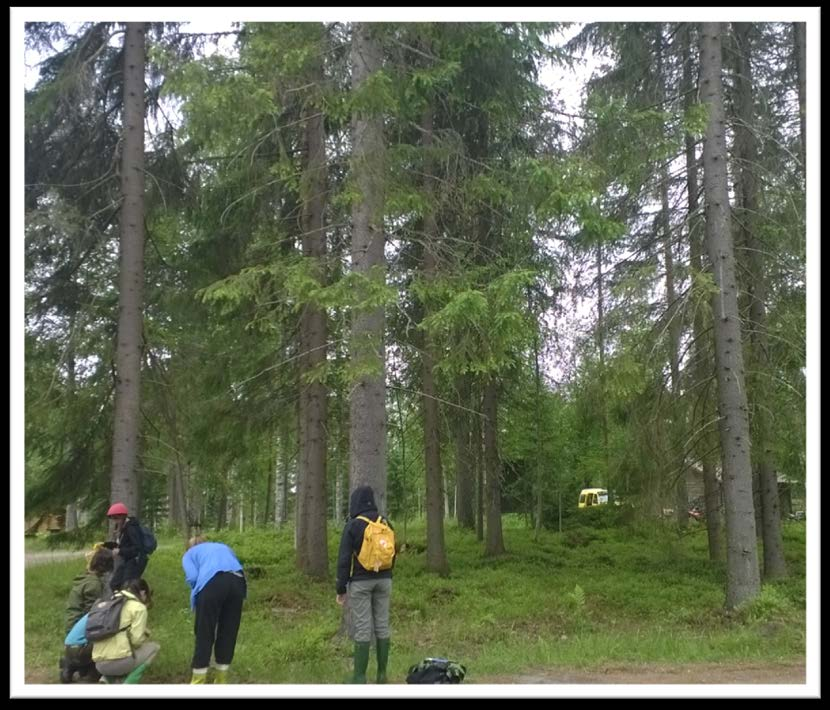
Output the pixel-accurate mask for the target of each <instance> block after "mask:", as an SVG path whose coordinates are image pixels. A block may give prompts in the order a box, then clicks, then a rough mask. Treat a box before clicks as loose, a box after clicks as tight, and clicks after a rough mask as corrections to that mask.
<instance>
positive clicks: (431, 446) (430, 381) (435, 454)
mask: <svg viewBox="0 0 830 710" xmlns="http://www.w3.org/2000/svg"><path fill="white" fill-rule="evenodd" d="M433 110H434V109H433V106H432V104H431V103H430V104H428V105H427V107H426V108H425V109H424V114H423V117H422V120H421V128H422V135H423V139H422V142H423V148H424V153H425V160H424V173H425V174H426V176H425V178H424V191H425V193H426V199H427V201H428V203H431V202H432V201H433V200H434V198H435V177H434V176H433V175H432V170H433V162H432V159H431V156H430V151H431V150H432V121H433ZM437 240H438V224H437V222H436V219H435V211H434V207H432V206H430V208H429V209H428V212H427V214H426V216H425V217H424V242H425V243H424V251H423V265H422V269H423V272H424V280H425V281H426V283H428V284H429V283H430V282H432V281H434V280H435V277H436V275H437V272H438V260H437V259H436V256H435V250H436V249H437V246H438V245H437ZM422 308H423V315H424V317H427V316H429V314H430V311H429V306H428V305H422ZM421 363H422V365H421V388H422V390H423V393H422V395H421V407H422V411H423V418H424V419H423V421H424V466H425V468H426V496H427V569H428V570H429V571H430V572H436V573H438V574H439V575H441V576H446V575H448V574H449V573H450V567H449V563H448V562H447V552H446V549H445V547H444V512H445V511H446V510H447V504H446V500H444V501H442V492H443V495H444V498H445V499H446V494H447V490H446V486H445V485H444V475H443V471H442V467H441V440H440V435H439V411H438V400H437V398H436V394H437V392H436V387H435V376H434V374H433V368H434V367H435V348H434V346H433V343H432V338H431V337H430V335H429V333H425V334H424V336H423V348H422V353H421ZM442 489H443V490H442Z"/></svg>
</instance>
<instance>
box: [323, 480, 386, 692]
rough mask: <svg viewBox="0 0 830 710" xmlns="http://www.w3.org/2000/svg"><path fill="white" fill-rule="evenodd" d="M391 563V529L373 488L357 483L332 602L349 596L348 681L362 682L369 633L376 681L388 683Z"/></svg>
mask: <svg viewBox="0 0 830 710" xmlns="http://www.w3.org/2000/svg"><path fill="white" fill-rule="evenodd" d="M394 566H395V533H394V531H393V530H392V527H391V526H390V525H389V521H388V520H387V519H386V518H384V517H383V516H382V515H380V514H379V513H378V509H377V504H376V503H375V493H374V491H373V490H372V488H371V486H358V487H357V488H355V489H354V491H352V495H351V497H350V499H349V521H348V522H347V523H346V527H345V528H344V529H343V535H342V537H341V538H340V551H339V554H338V556H337V582H336V594H337V596H336V601H337V603H338V604H340V605H341V606H342V605H343V604H345V603H346V601H347V600H348V603H349V610H350V611H351V615H352V625H353V627H354V674H353V676H352V679H351V682H352V683H365V682H366V669H367V668H368V666H369V649H370V646H371V641H372V633H374V635H375V642H376V644H377V662H378V671H377V682H378V683H386V682H387V680H386V667H387V664H388V662H389V644H390V636H391V632H390V629H389V602H390V598H391V596H392V568H393V567H394Z"/></svg>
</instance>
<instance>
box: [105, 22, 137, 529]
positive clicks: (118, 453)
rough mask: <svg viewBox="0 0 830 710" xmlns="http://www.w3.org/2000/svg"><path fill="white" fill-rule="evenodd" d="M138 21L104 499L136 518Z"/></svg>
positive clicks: (133, 25)
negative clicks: (112, 414)
mask: <svg viewBox="0 0 830 710" xmlns="http://www.w3.org/2000/svg"><path fill="white" fill-rule="evenodd" d="M144 31H145V26H144V23H141V22H128V23H127V29H126V34H125V35H124V128H123V147H122V154H121V197H122V203H121V241H120V249H119V278H118V346H117V349H116V362H115V372H116V388H115V422H114V426H113V437H112V475H111V483H110V500H111V501H120V502H122V503H124V505H126V506H127V510H129V511H130V513H131V514H134V515H135V514H138V513H139V512H140V505H141V491H140V490H139V485H138V473H137V462H138V451H139V443H140V442H139V436H140V416H141V415H140V410H139V408H140V404H141V359H142V355H141V349H142V339H141V333H142V324H143V317H142V309H143V292H144Z"/></svg>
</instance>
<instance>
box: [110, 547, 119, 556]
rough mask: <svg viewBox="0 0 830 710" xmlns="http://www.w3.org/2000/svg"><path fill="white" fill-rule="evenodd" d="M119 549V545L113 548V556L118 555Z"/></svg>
mask: <svg viewBox="0 0 830 710" xmlns="http://www.w3.org/2000/svg"><path fill="white" fill-rule="evenodd" d="M118 550H119V548H117V547H113V548H112V556H113V557H118Z"/></svg>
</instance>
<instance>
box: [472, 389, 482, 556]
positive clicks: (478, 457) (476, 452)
mask: <svg viewBox="0 0 830 710" xmlns="http://www.w3.org/2000/svg"><path fill="white" fill-rule="evenodd" d="M473 391H474V392H476V396H475V397H474V402H475V406H474V409H475V410H476V412H480V411H481V396H480V395H479V394H478V393H477V388H476V387H475V386H474V387H473ZM481 418H482V417H481V415H480V414H478V413H477V414H475V415H473V431H472V435H471V437H470V443H471V448H470V454H471V460H472V461H473V466H474V467H475V477H476V539H477V540H478V541H479V542H481V541H483V540H484V457H483V453H482V452H483V449H482V446H481V445H482V436H481Z"/></svg>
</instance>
